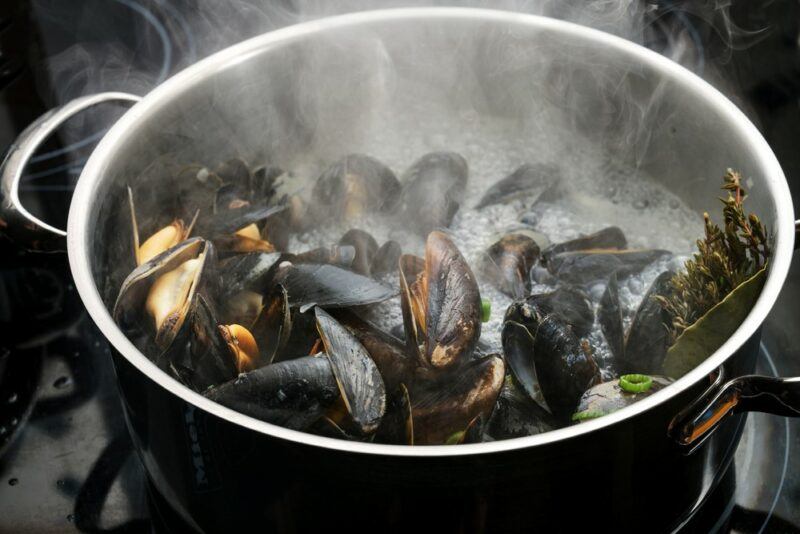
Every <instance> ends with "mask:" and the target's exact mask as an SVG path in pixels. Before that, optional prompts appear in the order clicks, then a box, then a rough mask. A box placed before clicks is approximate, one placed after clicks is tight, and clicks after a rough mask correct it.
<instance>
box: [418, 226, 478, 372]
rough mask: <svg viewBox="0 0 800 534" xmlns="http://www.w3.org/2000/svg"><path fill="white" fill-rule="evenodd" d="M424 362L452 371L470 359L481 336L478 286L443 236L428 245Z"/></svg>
mask: <svg viewBox="0 0 800 534" xmlns="http://www.w3.org/2000/svg"><path fill="white" fill-rule="evenodd" d="M424 278H425V282H424V284H423V288H424V294H425V296H426V299H425V302H426V305H425V353H424V356H425V361H426V362H427V363H428V364H429V365H431V366H432V367H439V368H443V367H449V366H452V365H454V364H455V363H458V362H459V361H461V359H462V358H465V357H469V356H470V355H472V352H473V351H474V350H475V346H476V344H477V342H478V339H479V338H480V336H481V296H480V292H479V290H478V282H477V281H476V280H475V275H474V274H472V269H470V267H469V264H467V261H466V260H465V259H464V257H463V256H462V255H461V252H459V250H458V248H456V246H455V244H454V243H453V242H452V241H451V240H450V238H449V237H447V235H445V234H444V233H443V232H438V231H435V232H431V233H430V234H429V235H428V240H427V241H426V244H425V275H424Z"/></svg>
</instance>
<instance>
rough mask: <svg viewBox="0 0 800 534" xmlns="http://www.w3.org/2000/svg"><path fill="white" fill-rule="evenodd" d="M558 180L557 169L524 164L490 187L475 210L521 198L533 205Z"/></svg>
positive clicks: (550, 166) (548, 166)
mask: <svg viewBox="0 0 800 534" xmlns="http://www.w3.org/2000/svg"><path fill="white" fill-rule="evenodd" d="M559 180H560V173H559V171H558V168H556V167H554V166H552V165H546V164H541V163H539V164H531V163H525V164H523V165H520V166H519V167H517V168H516V169H515V170H514V172H512V173H511V174H509V175H508V176H506V177H505V178H503V179H502V180H500V181H499V182H497V183H495V184H494V185H492V186H491V187H490V188H489V189H488V190H487V191H486V193H485V194H484V195H483V197H482V198H481V200H480V201H479V202H478V204H477V205H476V206H475V209H481V208H484V207H486V206H490V205H492V204H501V203H507V202H511V201H512V200H515V199H518V198H523V199H525V201H526V202H530V203H532V204H533V203H535V202H536V201H537V200H538V199H539V197H540V196H541V195H542V193H544V192H545V191H547V190H548V189H549V188H551V187H552V186H553V185H554V184H555V183H556V182H557V181H559Z"/></svg>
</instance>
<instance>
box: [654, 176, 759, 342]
mask: <svg viewBox="0 0 800 534" xmlns="http://www.w3.org/2000/svg"><path fill="white" fill-rule="evenodd" d="M741 182H742V177H741V175H740V174H739V173H738V172H736V171H733V170H731V169H728V172H726V173H725V177H724V185H723V186H722V189H723V190H726V191H727V192H728V196H727V198H720V201H722V204H723V208H722V215H723V220H724V223H725V226H724V229H722V228H720V227H719V226H717V225H716V224H715V223H714V222H713V221H712V220H711V217H710V216H709V215H708V213H704V214H703V219H704V222H705V237H704V238H702V239H698V240H697V253H695V254H694V255H693V256H692V258H691V259H689V260H687V261H686V263H685V264H684V270H683V271H680V272H678V273H677V274H675V276H673V277H672V280H671V281H670V285H671V288H672V291H671V292H670V294H669V295H666V296H658V297H656V298H657V299H658V300H659V302H660V303H661V305H662V306H663V308H664V309H665V310H666V311H667V312H668V313H669V315H670V317H671V319H672V322H671V325H670V327H671V334H672V336H673V340H674V339H675V338H677V337H678V336H679V335H680V334H681V333H682V332H683V331H684V330H685V329H686V328H688V327H689V326H691V325H692V324H694V322H695V321H697V320H698V319H699V318H700V317H702V316H703V315H705V313H706V312H707V311H708V310H710V309H711V308H713V307H714V306H715V305H716V304H718V303H719V302H721V301H722V300H723V299H724V298H725V297H726V296H727V295H728V294H729V293H730V292H731V291H733V290H734V289H736V287H738V286H739V284H741V283H742V282H744V281H745V280H747V279H748V278H750V277H751V276H753V275H754V274H756V273H757V272H758V271H760V270H761V269H762V268H763V267H764V266H765V265H766V264H767V260H768V259H769V257H770V254H771V250H770V241H771V239H770V237H769V234H768V232H767V229H766V227H765V226H764V224H763V223H762V222H761V221H760V220H759V218H758V216H756V215H755V214H754V213H750V214H747V213H745V211H744V201H745V199H746V198H747V192H746V191H745V190H744V188H743V187H742V185H741Z"/></svg>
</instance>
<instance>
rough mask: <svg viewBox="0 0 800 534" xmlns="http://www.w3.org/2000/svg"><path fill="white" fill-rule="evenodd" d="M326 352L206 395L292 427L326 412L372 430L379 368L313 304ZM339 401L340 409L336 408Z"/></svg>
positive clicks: (354, 428)
mask: <svg viewBox="0 0 800 534" xmlns="http://www.w3.org/2000/svg"><path fill="white" fill-rule="evenodd" d="M315 316H316V323H317V331H318V334H319V336H320V339H321V340H322V347H323V348H324V354H318V355H315V356H304V357H300V358H294V359H289V360H284V361H281V362H277V363H272V364H269V365H265V366H263V367H260V368H257V369H255V370H254V371H250V372H247V373H243V374H241V375H239V376H238V377H237V378H236V379H234V380H232V381H230V382H226V383H224V384H222V385H220V386H218V387H215V388H212V389H209V390H207V391H206V392H205V395H206V396H207V397H208V398H210V399H212V400H214V401H216V402H219V403H220V404H223V405H225V406H228V407H230V408H233V409H235V410H237V411H240V412H242V413H244V414H246V415H250V416H252V417H256V418H259V419H262V420H264V421H267V422H270V423H275V424H279V425H283V426H286V427H288V428H293V429H298V430H301V429H306V428H308V427H309V426H310V425H311V424H312V423H314V422H315V421H317V420H318V419H319V418H320V417H322V416H323V415H324V416H327V417H329V418H330V419H331V421H333V422H334V423H335V424H336V425H337V426H339V427H341V428H343V429H345V431H346V432H353V433H355V434H357V435H367V434H371V433H373V432H375V430H376V429H377V428H378V426H379V424H380V422H381V419H382V418H383V415H384V413H385V411H386V393H385V388H384V385H383V381H382V379H381V377H380V373H379V372H378V369H377V368H376V367H375V364H374V363H373V362H372V360H371V359H370V357H369V355H368V354H367V352H366V350H365V349H364V347H363V346H362V345H361V344H360V343H358V341H357V340H356V339H355V337H353V336H352V335H351V334H350V333H349V332H348V331H347V330H346V329H345V328H344V327H343V326H342V325H341V324H339V323H338V322H337V321H336V320H335V319H333V318H332V317H331V316H330V315H328V314H327V313H325V312H324V311H323V310H322V309H320V308H316V309H315ZM337 403H340V404H341V405H342V406H343V409H344V410H343V411H341V412H340V411H339V410H338V409H337Z"/></svg>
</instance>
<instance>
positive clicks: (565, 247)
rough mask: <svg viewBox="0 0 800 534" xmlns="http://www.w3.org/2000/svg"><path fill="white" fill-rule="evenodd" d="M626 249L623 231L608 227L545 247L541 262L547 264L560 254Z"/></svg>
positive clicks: (626, 241) (626, 243) (626, 242)
mask: <svg viewBox="0 0 800 534" xmlns="http://www.w3.org/2000/svg"><path fill="white" fill-rule="evenodd" d="M627 247H628V240H627V239H626V237H625V234H624V233H623V231H622V230H621V229H620V228H619V227H617V226H609V227H607V228H603V229H602V230H599V231H597V232H595V233H593V234H589V235H585V236H581V237H578V238H576V239H571V240H569V241H564V242H562V243H556V244H554V245H551V246H549V247H547V248H546V249H544V251H543V252H542V261H543V262H544V263H547V262H548V260H549V259H550V258H551V257H552V256H555V255H556V254H561V253H562V252H575V251H578V250H593V249H615V250H622V249H625V248H627Z"/></svg>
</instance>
